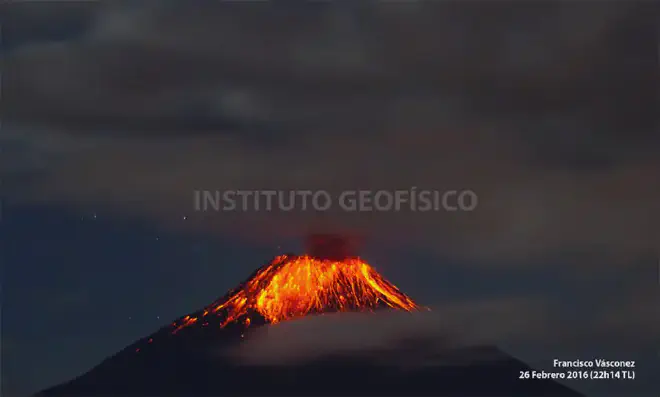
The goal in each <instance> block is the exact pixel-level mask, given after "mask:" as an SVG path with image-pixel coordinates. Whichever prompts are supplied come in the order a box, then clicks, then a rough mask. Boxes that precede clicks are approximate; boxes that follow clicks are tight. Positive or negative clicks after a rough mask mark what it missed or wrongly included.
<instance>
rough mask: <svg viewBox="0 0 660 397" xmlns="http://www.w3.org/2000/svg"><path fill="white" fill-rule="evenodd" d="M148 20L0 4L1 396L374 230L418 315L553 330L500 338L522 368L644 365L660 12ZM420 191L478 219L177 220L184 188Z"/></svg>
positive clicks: (265, 8)
mask: <svg viewBox="0 0 660 397" xmlns="http://www.w3.org/2000/svg"><path fill="white" fill-rule="evenodd" d="M140 4H141V5H139V6H138V5H136V4H134V5H129V4H127V3H121V4H113V3H110V2H107V3H105V2H61V3H60V2H57V3H55V2H53V3H46V2H16V3H14V4H11V5H3V6H2V8H0V15H1V18H2V44H1V48H2V78H3V81H2V99H3V118H2V129H1V130H0V178H1V179H2V185H1V186H2V192H1V194H2V199H3V203H2V213H1V215H2V218H1V222H0V234H1V236H2V248H1V251H0V252H1V253H2V261H3V266H2V269H3V271H2V334H1V336H2V338H1V345H2V388H3V391H4V392H5V393H7V395H15V394H24V393H31V392H35V391H38V390H40V389H43V388H44V387H47V386H51V385H53V384H56V383H59V382H62V381H65V380H67V379H70V378H72V377H74V376H77V375H79V374H81V373H82V372H84V371H86V370H88V369H89V368H91V367H92V366H93V365H96V364H97V363H99V362H100V361H101V360H102V359H103V358H105V357H107V356H108V355H110V354H113V353H115V352H116V351H118V350H120V349H121V348H123V347H125V346H126V345H128V344H130V343H132V342H133V341H135V340H136V339H138V338H140V337H143V336H145V335H147V334H149V333H151V332H153V331H155V330H157V329H158V328H159V327H161V326H162V325H164V324H167V323H168V322H170V321H171V320H173V319H174V318H176V317H178V316H180V315H183V314H185V313H187V312H191V311H194V310H197V309H199V308H200V307H202V306H204V305H205V304H207V303H209V302H210V301H212V300H213V299H215V298H217V297H219V296H221V295H223V294H224V293H225V292H226V291H227V290H228V289H230V288H232V287H234V286H236V285H237V284H238V283H239V282H241V281H243V280H244V279H245V278H246V277H247V276H248V275H249V274H250V273H252V271H253V270H254V269H256V268H257V267H258V266H261V265H262V264H263V263H264V262H266V261H267V260H268V259H270V258H271V257H272V256H274V255H276V254H278V253H281V252H284V251H295V252H299V251H300V250H301V246H302V238H303V237H304V236H305V235H306V234H307V233H308V232H310V231H338V232H347V233H353V234H357V235H360V236H362V237H364V240H365V245H364V247H363V250H362V252H361V254H362V256H363V257H364V258H365V259H366V260H367V261H369V262H370V263H371V264H373V265H374V266H375V267H376V268H377V269H378V270H379V271H380V272H381V273H382V274H383V275H384V276H385V277H386V278H388V279H389V280H391V281H392V282H393V283H394V284H396V285H397V286H399V287H400V288H401V289H402V290H403V291H404V292H406V293H408V294H409V295H411V296H412V297H413V298H414V299H416V300H418V301H420V302H421V303H423V304H425V305H430V306H432V307H434V306H438V307H443V306H450V307H451V306H452V305H457V304H460V305H461V306H460V307H470V305H473V306H474V307H480V308H483V307H486V309H484V310H486V311H488V310H490V312H489V313H506V314H507V315H508V317H507V316H506V315H502V316H500V315H496V316H484V317H483V319H482V320H481V321H482V322H481V323H479V321H480V319H477V323H476V324H479V326H480V327H484V328H485V329H489V327H491V326H492V325H494V324H495V323H497V324H496V325H497V326H498V327H497V328H498V330H499V331H498V332H501V333H500V334H498V335H500V336H502V335H504V336H506V335H509V333H508V330H509V328H510V329H511V331H512V332H513V331H516V332H517V333H516V335H519V334H520V331H521V330H525V327H527V326H530V327H531V325H529V324H528V323H527V322H526V321H522V320H521V319H523V320H524V319H532V318H533V319H534V320H533V322H534V327H535V328H534V329H535V330H536V329H538V328H539V327H540V328H541V329H542V330H543V331H544V332H531V331H530V332H529V334H530V337H529V338H527V339H528V340H524V341H523V340H522V339H524V338H514V339H515V340H514V341H513V343H512V341H511V340H510V339H511V338H508V339H507V338H504V339H506V343H505V342H503V343H505V345H506V346H507V347H509V348H510V349H511V351H514V352H516V354H518V355H519V356H521V357H527V356H529V359H528V361H532V362H536V361H535V360H538V361H539V362H544V361H545V364H546V365H547V364H548V363H547V362H548V361H551V359H552V358H553V357H557V358H560V359H562V358H567V359H570V358H571V357H572V358H591V357H587V356H588V355H589V354H592V355H593V354H596V353H599V354H601V355H604V356H605V358H608V359H614V360H628V359H636V358H637V359H641V357H657V355H658V348H659V347H660V342H659V341H658V335H660V324H659V322H660V321H659V319H660V299H659V298H660V273H659V272H660V267H659V266H660V263H659V260H660V258H659V255H660V245H659V244H660V243H659V241H660V226H659V225H660V183H659V182H660V160H658V152H659V150H660V133H659V130H658V127H659V126H658V117H657V115H658V110H659V109H660V95H659V88H660V77H659V72H660V67H659V65H658V51H659V48H660V45H659V44H658V34H659V33H658V32H660V29H659V28H658V22H657V15H659V14H658V11H659V10H658V3H654V2H624V1H612V2H577V1H576V2H553V3H543V2H533V4H526V3H523V2H516V3H506V2H481V1H474V2H467V3H462V4H459V3H458V2H449V1H448V2H444V1H443V2H440V1H438V2H432V1H428V2H411V3H408V4H394V3H386V2H356V3H351V4H350V5H349V4H347V3H346V4H343V5H340V4H339V3H333V2H283V3H278V5H275V4H272V3H268V2H259V3H253V2H250V3H238V2H235V3H233V2H232V3H230V2H208V3H207V2H198V3H194V4H186V5H184V4H183V3H181V2H172V1H161V2H142V3H140ZM411 187H418V188H420V189H433V190H443V191H446V190H461V189H470V190H472V191H474V192H476V193H477V194H478V196H479V206H478V208H476V209H475V210H474V211H472V212H433V213H424V214H421V213H413V212H401V213H359V214H358V213H346V212H341V211H333V212H325V213H314V212H311V211H292V212H286V213H283V212H269V213H265V212H254V211H253V212H245V213H238V212H233V213H218V212H215V213H213V212H203V213H202V212H195V211H194V208H193V192H194V191H195V190H199V189H209V190H213V189H220V190H235V189H280V190H284V189H309V190H314V189H324V190H327V191H331V192H340V191H342V190H344V189H369V190H379V189H388V190H393V189H409V188H411ZM484 305H486V306H484ZM480 313H481V312H480ZM511 319H515V320H517V321H513V320H511ZM531 321H532V320H530V322H531ZM530 329H531V328H530ZM512 334H513V333H511V335H512ZM532 334H533V336H532ZM517 342H519V343H517ZM523 342H524V343H523ZM530 346H532V347H530ZM533 346H536V347H537V350H538V352H537V351H534V352H533V351H532V350H535V349H534V348H533ZM562 354H563V355H562ZM648 365H649V367H648V368H647V369H646V370H647V371H648V370H650V368H651V367H650V365H651V364H648ZM654 368H656V369H654V370H657V368H658V367H654Z"/></svg>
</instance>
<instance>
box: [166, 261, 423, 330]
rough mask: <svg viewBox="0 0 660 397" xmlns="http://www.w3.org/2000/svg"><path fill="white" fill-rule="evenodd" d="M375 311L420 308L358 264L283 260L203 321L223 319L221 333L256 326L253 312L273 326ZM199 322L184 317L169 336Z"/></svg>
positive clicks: (209, 309) (212, 307)
mask: <svg viewBox="0 0 660 397" xmlns="http://www.w3.org/2000/svg"><path fill="white" fill-rule="evenodd" d="M379 307H390V308H393V309H399V310H405V311H415V310H418V309H419V306H418V305H417V304H416V303H415V302H414V301H413V300H412V299H410V298H409V297H408V296H406V295H405V294H404V293H402V292H401V291H399V290H398V289H397V288H396V287H395V286H394V285H392V284H391V283H389V282H388V281H387V280H385V279H384V278H383V277H382V276H380V275H379V274H378V273H377V272H376V270H375V269H374V268H372V267H371V266H369V264H367V263H366V262H364V261H362V260H361V259H358V258H350V259H345V260H343V261H336V260H322V259H316V258H312V257H309V256H286V255H282V256H278V257H277V258H275V259H274V260H273V261H272V262H271V263H270V264H268V265H266V266H264V267H262V268H261V269H259V270H258V271H257V272H256V274H255V275H254V276H253V277H252V278H251V279H249V280H248V281H247V282H246V283H245V284H244V285H243V286H242V287H241V288H239V289H237V290H234V291H233V292H231V293H230V294H229V295H228V297H227V298H225V299H223V300H221V301H217V302H214V303H213V304H211V305H210V306H209V307H207V308H206V309H205V310H204V311H203V313H202V314H201V317H206V316H207V315H209V314H216V315H220V316H222V317H223V319H222V321H221V323H220V327H221V328H224V327H225V326H227V324H230V323H234V322H242V323H243V324H244V325H245V327H249V326H250V324H251V323H252V322H254V320H251V319H250V316H251V313H258V314H259V315H261V316H262V317H263V318H264V319H265V320H266V321H267V322H268V323H271V324H277V323H279V322H282V321H286V320H291V319H294V318H298V317H302V316H305V315H307V314H313V313H324V312H337V311H339V312H342V311H373V310H375V309H377V308H379ZM197 321H198V318H197V317H191V316H186V317H184V318H183V319H181V320H180V321H178V322H176V323H174V324H173V326H174V328H175V329H174V331H173V333H176V332H178V331H179V330H181V329H183V328H185V327H188V326H190V325H193V324H195V323H196V322H197ZM205 324H206V323H205Z"/></svg>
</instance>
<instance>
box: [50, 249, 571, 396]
mask: <svg viewBox="0 0 660 397" xmlns="http://www.w3.org/2000/svg"><path fill="white" fill-rule="evenodd" d="M323 241H324V242H325V243H327V244H325V243H324V244H320V245H317V248H318V249H315V250H313V252H314V255H300V256H299V255H293V254H288V255H280V256H277V257H275V258H274V259H273V260H271V261H269V262H268V263H267V264H265V265H264V266H262V267H261V268H259V269H258V270H257V271H256V272H254V273H253V274H252V276H251V277H249V278H248V279H247V280H246V281H245V282H244V283H242V284H241V285H239V286H238V287H237V288H235V289H234V290H231V291H230V292H229V293H227V294H226V295H225V296H223V297H221V298H220V299H217V300H216V301H214V302H213V303H211V304H210V305H208V306H206V307H204V308H203V309H201V310H198V311H196V312H194V313H191V314H188V315H186V316H184V317H182V318H179V319H178V320H176V321H174V322H173V323H171V324H169V325H167V326H165V327H163V328H161V329H160V330H159V331H157V332H155V333H154V334H152V335H149V336H147V337H145V338H143V339H141V340H139V341H137V342H135V343H134V344H132V345H130V346H128V347H126V348H125V349H123V350H122V351H120V352H119V353H117V354H115V355H114V356H112V357H110V358H108V359H106V360H105V361H103V362H102V363H100V364H99V365H98V366H96V367H94V368H93V369H92V370H90V371H89V372H87V373H86V374H83V375H82V376H80V377H78V378H76V379H73V380H71V381H69V382H66V383H64V384H61V385H58V386H55V387H52V388H49V389H47V390H44V391H42V392H40V393H39V394H38V395H40V396H184V395H185V396H220V395H244V396H247V395H261V396H265V395H335V396H336V395H352V396H356V395H389V396H393V395H428V396H431V395H433V396H482V395H491V396H541V395H543V396H579V395H580V394H579V393H576V392H574V391H572V390H570V389H568V388H566V387H565V386H563V385H560V384H557V383H554V382H552V381H549V380H535V381H531V382H530V381H529V380H527V381H525V380H518V378H519V374H520V372H521V371H529V370H531V368H530V367H528V366H527V365H525V364H524V363H522V362H520V361H518V360H516V359H514V358H512V357H510V356H508V355H506V354H504V353H503V352H501V351H499V350H498V349H496V348H495V347H484V346H477V347H467V348H465V347H464V348H454V349H446V350H445V351H444V352H441V353H434V354H439V358H440V359H441V361H444V362H445V364H442V365H428V364H427V365H423V366H414V365H413V366H411V365H410V364H409V363H407V364H406V366H398V365H393V364H392V360H389V361H387V360H385V361H383V360H381V359H375V358H374V357H380V356H378V355H368V354H367V355H365V354H346V353H342V354H339V353H337V354H332V355H326V356H322V357H317V358H315V359H313V360H312V359H310V360H309V361H307V362H304V363H297V364H286V365H282V364H280V365H272V364H271V365H246V364H244V363H238V362H236V361H237V360H236V359H232V358H231V356H229V355H222V354H215V353H216V352H220V351H224V350H225V349H232V348H234V349H235V348H236V347H237V346H239V347H240V346H241V344H242V343H250V336H251V335H252V333H253V332H254V331H255V330H257V329H261V330H263V329H264V328H263V327H277V326H278V325H277V324H278V323H282V322H285V321H297V320H299V319H300V318H302V317H309V316H314V315H324V314H327V313H333V312H375V311H380V310H398V311H405V312H415V311H420V310H425V308H423V307H422V306H420V305H418V304H417V303H416V302H415V301H413V300H412V299H411V298H410V297H409V296H407V295H406V294H404V293H403V292H401V291H399V289H398V288H397V287H395V286H394V285H393V284H391V283H390V282H388V281H387V280H386V279H385V278H384V277H382V276H381V275H380V274H379V273H378V272H377V271H376V270H375V269H374V268H373V267H372V266H370V265H369V264H368V263H366V262H365V261H363V260H362V259H360V258H359V257H357V256H353V255H351V254H350V253H349V252H347V251H346V247H345V246H344V245H342V244H341V243H339V244H338V243H337V242H336V241H333V240H332V239H329V240H328V239H323ZM321 246H323V248H321ZM420 343H421V344H420ZM413 350H414V351H415V352H416V354H417V353H419V351H420V350H422V351H424V350H425V349H424V346H423V341H417V342H416V343H406V344H402V345H401V346H397V347H396V348H395V349H394V350H393V352H392V351H390V353H389V354H390V357H391V356H392V354H394V357H396V358H401V359H403V357H405V356H407V355H409V353H411V351H413ZM211 352H213V353H214V354H211ZM476 353H478V354H477V355H479V356H484V354H485V355H486V356H488V357H490V358H489V359H488V360H483V361H482V362H474V361H470V364H469V365H464V364H451V365H447V364H446V362H447V360H446V359H447V358H448V357H451V358H452V360H451V362H454V363H455V362H456V358H457V357H458V358H460V357H468V356H469V357H474V356H475V354H476ZM493 357H495V359H493ZM381 358H382V357H381ZM436 358H438V357H436ZM386 361H387V362H388V363H387V364H385V362H386ZM459 361H460V360H459Z"/></svg>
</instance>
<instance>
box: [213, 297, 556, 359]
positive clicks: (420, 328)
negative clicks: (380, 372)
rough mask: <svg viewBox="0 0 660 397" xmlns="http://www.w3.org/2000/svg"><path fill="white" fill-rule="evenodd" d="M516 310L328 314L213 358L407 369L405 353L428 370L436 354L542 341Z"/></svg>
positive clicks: (260, 332)
mask: <svg viewBox="0 0 660 397" xmlns="http://www.w3.org/2000/svg"><path fill="white" fill-rule="evenodd" d="M514 307H515V305H513V306H509V305H508V304H504V305H502V306H501V307H500V305H499V304H493V305H489V304H485V305H484V304H476V305H457V306H451V307H444V308H439V309H438V310H434V311H419V312H405V311H379V312H375V313H368V312H367V313H365V312H362V313H351V312H343V313H326V314H323V315H314V316H308V317H305V318H300V319H296V320H292V321H287V322H282V323H279V324H275V325H270V326H266V327H261V328H258V329H254V330H252V332H251V333H249V334H246V338H245V340H244V341H243V343H241V344H240V345H239V346H237V347H233V348H230V349H228V350H218V351H215V352H214V353H215V354H218V355H221V356H225V357H228V358H230V359H231V360H232V361H235V362H238V363H241V364H245V365H288V364H298V363H304V362H308V361H313V360H314V359H317V358H323V357H331V356H336V355H347V356H354V355H359V356H361V357H365V356H366V357H368V356H370V355H375V356H374V357H377V358H378V363H379V364H405V363H409V360H407V359H406V357H402V356H401V352H402V351H405V352H407V353H408V354H410V355H411V356H410V357H407V358H409V359H414V361H415V362H416V363H417V364H424V362H426V360H428V359H433V360H436V359H437V358H436V357H431V356H432V355H433V354H434V353H436V352H443V351H447V350H450V349H453V348H460V347H464V346H475V345H492V344H496V343H498V342H501V341H505V340H507V339H516V338H525V337H527V336H532V335H534V336H537V335H538V334H539V332H541V329H543V327H544V325H542V324H541V323H540V321H539V319H535V318H533V316H529V317H526V321H527V322H528V324H527V325H524V324H523V322H524V321H521V319H517V317H518V316H517V315H516V312H517V311H518V309H520V308H518V309H516V310H510V309H511V308H514ZM507 312H508V314H507ZM521 312H529V310H524V309H522V311H521ZM420 350H421V351H420ZM388 352H389V353H390V354H388ZM420 353H421V355H420ZM475 359H479V360H483V359H484V357H482V356H480V357H475ZM461 361H462V362H465V361H466V357H465V356H461ZM434 363H435V364H437V362H434ZM465 363H466V364H469V360H467V362H465ZM448 364H452V365H455V364H456V363H455V362H448Z"/></svg>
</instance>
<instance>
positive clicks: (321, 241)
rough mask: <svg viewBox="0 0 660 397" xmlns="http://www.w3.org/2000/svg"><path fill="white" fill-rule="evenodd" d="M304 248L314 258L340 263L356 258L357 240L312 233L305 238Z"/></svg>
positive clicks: (342, 236)
mask: <svg viewBox="0 0 660 397" xmlns="http://www.w3.org/2000/svg"><path fill="white" fill-rule="evenodd" d="M305 248H306V250H307V253H308V254H309V255H310V256H313V257H315V258H319V259H331V260H338V261H340V260H344V259H346V258H352V257H356V256H357V250H358V239H357V238H351V237H348V236H345V235H341V234H330V233H313V234H310V235H308V236H307V239H306V241H305Z"/></svg>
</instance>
